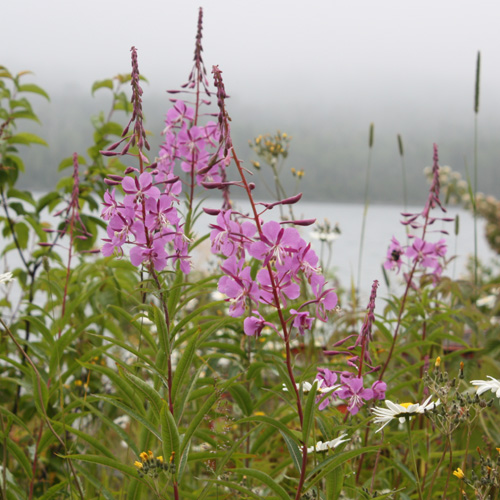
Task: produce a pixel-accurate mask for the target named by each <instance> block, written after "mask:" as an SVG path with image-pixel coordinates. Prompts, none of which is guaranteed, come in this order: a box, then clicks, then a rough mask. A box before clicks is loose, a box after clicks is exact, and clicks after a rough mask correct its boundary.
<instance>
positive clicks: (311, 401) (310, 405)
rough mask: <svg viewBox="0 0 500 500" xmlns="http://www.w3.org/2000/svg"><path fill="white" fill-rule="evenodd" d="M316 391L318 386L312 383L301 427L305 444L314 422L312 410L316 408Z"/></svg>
mask: <svg viewBox="0 0 500 500" xmlns="http://www.w3.org/2000/svg"><path fill="white" fill-rule="evenodd" d="M317 389H318V384H316V383H314V384H313V385H312V387H311V390H310V391H309V394H308V396H307V399H306V406H305V409H304V423H303V425H302V441H303V442H304V443H307V442H308V440H309V434H310V432H311V429H312V425H313V422H314V410H315V408H316V391H317Z"/></svg>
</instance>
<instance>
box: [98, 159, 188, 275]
mask: <svg viewBox="0 0 500 500" xmlns="http://www.w3.org/2000/svg"><path fill="white" fill-rule="evenodd" d="M133 172H134V174H135V175H134V176H125V177H123V179H122V180H121V183H120V184H121V186H122V189H123V191H124V193H125V197H124V198H123V201H117V200H116V190H115V189H113V191H111V192H109V191H107V192H106V193H105V194H104V203H103V205H104V209H103V211H102V214H101V216H102V218H103V219H104V220H109V224H108V227H107V233H108V238H105V239H104V241H105V244H104V246H103V247H102V253H103V255H105V256H109V255H111V254H113V252H114V251H115V250H117V251H118V252H120V253H123V248H122V247H123V245H124V244H130V245H132V248H131V250H130V261H131V262H132V264H133V265H134V266H140V265H141V264H143V263H144V264H146V265H152V266H153V267H154V269H156V270H157V271H161V270H163V269H164V268H165V267H166V265H167V261H168V260H170V261H171V263H172V265H175V263H176V262H177V261H179V262H180V267H181V269H182V271H183V272H184V273H188V272H189V268H190V264H189V255H188V242H187V240H186V238H185V237H184V233H183V231H182V224H181V220H180V217H179V214H178V212H177V208H176V206H175V204H176V203H177V202H178V200H177V198H176V197H175V194H176V192H177V191H178V187H177V184H178V183H179V181H178V180H177V181H174V182H157V181H156V179H155V177H159V176H161V174H158V172H157V171H154V172H153V173H155V174H157V175H153V173H150V172H143V173H142V174H139V173H138V172H137V171H136V170H135V169H133ZM116 182H118V181H116ZM158 186H160V187H162V186H165V187H164V190H163V192H162V191H160V188H159V187H158ZM167 246H170V247H172V251H171V252H170V254H169V253H167V251H166V248H167Z"/></svg>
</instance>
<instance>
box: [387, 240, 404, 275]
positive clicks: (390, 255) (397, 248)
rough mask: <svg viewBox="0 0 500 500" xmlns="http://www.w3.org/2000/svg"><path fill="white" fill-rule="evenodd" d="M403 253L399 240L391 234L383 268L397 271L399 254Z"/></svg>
mask: <svg viewBox="0 0 500 500" xmlns="http://www.w3.org/2000/svg"><path fill="white" fill-rule="evenodd" d="M403 254H404V249H403V247H402V246H401V244H400V243H399V241H398V240H397V239H396V238H395V237H394V236H393V237H392V240H391V244H390V245H389V249H388V250H387V260H386V261H385V262H384V267H385V269H388V270H390V271H392V270H393V269H394V268H396V269H397V272H399V271H400V269H401V264H402V261H401V256H402V255H403Z"/></svg>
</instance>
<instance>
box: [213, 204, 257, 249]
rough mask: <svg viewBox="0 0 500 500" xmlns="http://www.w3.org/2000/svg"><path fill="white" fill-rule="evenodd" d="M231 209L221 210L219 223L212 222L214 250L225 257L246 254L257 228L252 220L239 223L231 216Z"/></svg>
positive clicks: (218, 217)
mask: <svg viewBox="0 0 500 500" xmlns="http://www.w3.org/2000/svg"><path fill="white" fill-rule="evenodd" d="M231 214H232V211H231V210H221V211H220V212H219V214H218V215H217V223H216V224H210V226H209V227H210V229H212V232H211V233H210V240H211V242H212V252H213V253H221V254H222V255H224V256H225V257H230V256H231V255H235V254H238V255H241V256H243V255H244V249H245V247H248V246H249V245H250V243H251V242H252V239H251V238H252V237H253V235H254V234H255V231H256V228H255V225H254V224H253V223H251V222H250V221H244V222H243V223H241V224H240V223H238V222H236V221H234V220H232V218H231Z"/></svg>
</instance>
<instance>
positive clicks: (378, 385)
mask: <svg viewBox="0 0 500 500" xmlns="http://www.w3.org/2000/svg"><path fill="white" fill-rule="evenodd" d="M372 391H373V399H385V391H387V384H386V383H385V382H382V381H381V380H377V381H376V382H373V384H372Z"/></svg>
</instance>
